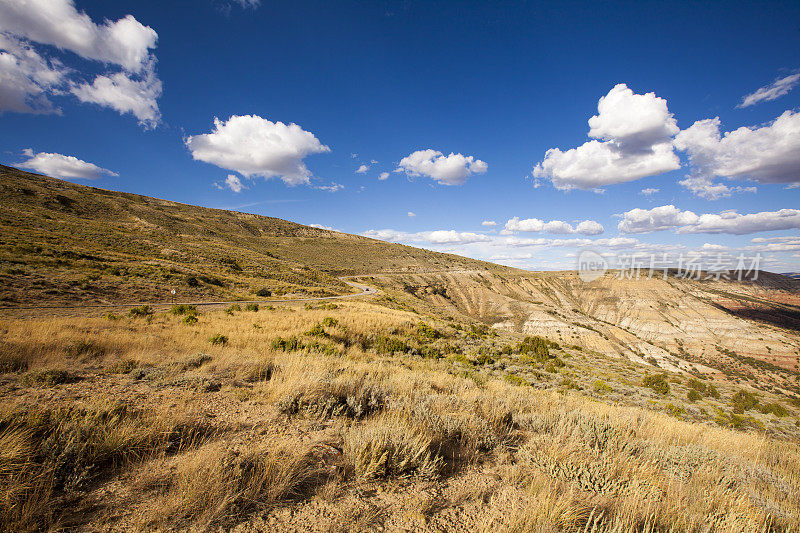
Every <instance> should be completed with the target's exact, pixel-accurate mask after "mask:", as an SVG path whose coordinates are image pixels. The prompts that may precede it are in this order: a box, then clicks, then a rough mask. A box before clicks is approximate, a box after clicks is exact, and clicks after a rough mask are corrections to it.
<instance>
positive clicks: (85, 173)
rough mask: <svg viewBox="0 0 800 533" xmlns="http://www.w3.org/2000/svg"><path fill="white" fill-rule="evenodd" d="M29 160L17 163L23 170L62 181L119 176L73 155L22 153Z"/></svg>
mask: <svg viewBox="0 0 800 533" xmlns="http://www.w3.org/2000/svg"><path fill="white" fill-rule="evenodd" d="M22 153H23V154H24V155H25V156H26V157H27V158H28V159H27V160H25V161H22V162H21V163H17V165H18V166H19V167H21V168H29V169H31V170H35V171H36V172H39V173H41V174H44V175H46V176H53V177H56V178H62V179H74V178H80V179H87V180H95V179H99V178H102V177H103V176H119V174H117V173H116V172H113V171H111V170H108V169H105V168H101V167H99V166H97V165H95V164H94V163H88V162H86V161H83V160H81V159H78V158H77V157H73V156H71V155H62V154H54V153H48V152H39V153H33V150H31V149H26V150H23V152H22Z"/></svg>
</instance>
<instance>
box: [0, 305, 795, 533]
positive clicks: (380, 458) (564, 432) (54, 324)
mask: <svg viewBox="0 0 800 533" xmlns="http://www.w3.org/2000/svg"><path fill="white" fill-rule="evenodd" d="M326 317H333V318H335V319H336V322H337V325H335V326H326V327H325V328H324V330H325V331H326V332H327V333H326V336H324V337H313V338H309V337H308V336H304V335H303V334H304V332H309V331H310V330H311V328H312V327H313V326H315V325H317V324H321V323H323V321H324V319H325V318H326ZM419 320H420V317H419V316H418V315H415V314H412V313H407V312H402V311H392V310H388V309H386V308H382V307H378V306H373V305H369V304H363V303H356V302H349V303H347V304H343V305H341V306H340V307H339V308H338V309H334V310H306V309H302V308H297V309H277V310H273V311H263V310H262V311H259V312H257V313H253V312H244V311H243V312H235V313H234V314H233V316H230V315H227V314H225V313H223V312H221V311H218V312H208V313H203V314H201V315H200V316H199V321H198V323H197V324H193V325H186V324H183V323H182V322H181V321H180V317H174V316H170V315H167V314H159V315H156V316H155V317H154V318H153V319H152V320H151V321H150V322H149V323H148V322H146V321H145V320H143V319H122V320H117V321H111V320H107V319H105V318H100V317H95V318H88V317H87V318H62V319H47V320H44V319H42V320H27V321H17V320H11V319H5V320H3V321H2V323H0V330H2V332H3V340H4V345H3V349H2V351H3V354H4V356H7V357H17V358H21V359H24V361H25V363H26V364H27V366H28V370H27V372H18V373H16V374H15V373H11V374H6V375H5V377H4V378H3V381H2V387H3V389H2V390H3V391H4V394H9V393H10V391H11V390H16V391H17V392H16V393H15V397H14V399H13V400H11V399H10V396H8V398H9V400H10V401H9V402H8V403H9V406H8V407H7V409H8V411H7V412H8V413H12V412H14V413H20V412H23V411H25V412H28V413H38V412H40V411H41V410H42V409H49V410H50V412H59V413H71V414H70V416H62V417H61V418H59V419H58V420H64V421H63V422H62V421H60V422H58V424H56V425H55V427H60V428H62V429H60V430H58V431H55V430H52V429H50V430H48V431H50V432H51V433H53V432H54V431H55V433H58V434H60V435H61V434H63V435H66V436H68V437H69V436H72V435H77V434H82V435H89V436H90V438H89V439H88V440H87V439H84V440H86V441H87V442H91V443H93V444H92V445H91V446H89V447H88V448H87V450H85V451H84V452H82V454H79V457H80V458H81V461H82V463H81V464H84V463H85V464H86V465H87V466H88V465H90V464H91V465H95V467H94V468H95V469H100V470H101V471H102V474H100V473H98V474H97V475H96V474H92V475H91V476H88V477H86V484H85V486H84V487H83V488H82V490H84V491H89V492H91V491H96V490H101V489H102V487H104V486H106V485H107V484H109V483H112V482H114V483H116V485H114V486H115V487H122V488H121V489H120V488H117V489H114V490H112V489H109V492H108V494H107V497H106V501H105V502H104V505H103V508H102V510H101V512H99V513H97V512H95V513H86V514H85V515H81V512H80V505H78V506H76V508H75V509H72V510H71V511H70V510H68V509H64V508H63V507H59V505H54V502H56V501H59V502H63V501H65V500H64V498H67V500H68V499H69V497H72V498H78V499H79V500H80V498H81V497H80V496H76V494H77V493H75V492H74V491H73V487H72V486H71V485H70V484H69V483H64V482H63V481H61V480H58V479H56V478H57V476H56V474H57V473H58V472H59V470H58V468H55V466H52V468H51V467H50V466H47V465H49V464H50V463H47V461H39V462H32V461H31V460H30V457H32V456H36V455H37V453H39V454H40V455H41V453H40V452H41V451H42V450H44V449H45V448H46V446H47V445H48V444H47V439H43V438H41V437H40V435H41V430H40V427H41V424H39V425H37V424H35V423H33V422H31V420H32V415H27V417H25V416H18V415H17V416H12V415H11V414H7V415H4V416H3V419H2V420H3V421H2V425H1V426H0V475H2V476H3V484H2V487H1V488H2V494H1V495H0V496H1V497H2V499H0V505H2V513H3V514H2V518H3V527H4V528H5V529H26V528H27V529H33V528H37V527H43V526H44V527H47V526H51V527H57V526H59V524H64V523H66V522H67V521H69V522H70V523H77V524H79V525H80V526H81V527H86V528H92V527H100V526H101V525H104V524H105V525H109V524H111V525H112V526H111V527H116V528H120V529H123V528H127V529H133V530H137V529H139V530H152V529H161V530H167V529H173V528H190V527H195V528H200V529H205V528H211V527H216V526H218V525H221V526H225V527H228V526H232V525H235V524H237V523H240V522H247V521H254V520H255V521H254V522H253V524H257V523H259V522H258V520H261V519H262V518H263V517H266V518H263V520H267V519H269V520H271V521H270V522H264V524H267V525H264V529H272V530H274V529H290V528H292V527H296V528H298V527H299V528H304V529H316V530H323V529H325V527H327V526H324V524H323V522H322V521H321V519H319V520H318V521H315V520H317V519H318V518H319V515H315V514H314V512H316V511H315V509H318V508H319V507H320V506H327V507H325V508H326V509H329V510H330V511H329V514H331V513H332V514H333V515H335V516H340V517H343V518H344V519H347V520H352V521H353V523H356V522H357V521H358V520H363V522H364V524H368V525H369V527H373V526H374V525H375V524H376V523H379V524H384V525H385V526H386V527H388V528H392V527H393V524H395V525H396V524H397V523H399V522H398V521H399V520H401V519H405V518H403V517H407V516H408V511H407V510H401V504H396V505H395V504H391V503H381V502H380V501H379V500H377V499H375V498H376V497H375V496H370V494H371V492H369V491H366V492H363V491H362V487H375V486H380V487H384V488H385V490H389V491H392V490H408V491H411V493H409V494H408V495H407V497H405V498H404V499H403V501H423V500H424V501H426V502H428V503H426V504H425V505H424V506H423V507H424V512H418V513H417V515H419V516H420V517H421V518H419V520H420V522H418V523H417V525H418V527H419V528H424V527H427V525H426V524H428V521H429V520H434V521H435V520H441V521H444V522H437V523H439V524H440V525H441V524H447V520H451V521H452V522H450V525H451V526H452V527H456V526H458V527H461V528H471V529H478V530H480V529H483V530H486V531H497V530H509V531H597V532H616V531H696V532H707V531H708V532H710V531H715V532H717V531H719V532H728V531H731V532H734V531H736V532H738V531H742V532H744V531H797V530H798V528H800V467H799V466H798V465H800V447H798V445H797V443H795V442H791V441H785V440H775V439H772V438H770V437H769V436H768V435H767V434H765V433H763V432H759V433H756V432H737V431H732V430H728V429H724V428H720V427H715V426H713V425H710V424H697V423H690V422H686V421H682V420H678V419H676V418H674V417H670V416H668V415H666V414H660V413H656V412H652V411H647V410H643V409H640V408H637V407H631V406H622V405H612V404H608V403H604V402H600V401H596V400H592V399H588V398H586V397H584V396H581V395H579V394H577V393H556V392H551V391H540V390H537V389H535V388H533V387H527V386H515V385H513V384H510V383H507V382H506V381H504V380H502V379H496V378H494V377H492V376H491V375H485V376H482V377H478V378H476V376H474V375H472V376H470V375H469V374H465V373H464V372H463V370H462V367H460V366H459V365H458V364H456V363H454V362H452V361H451V360H448V359H442V360H435V359H424V358H422V357H418V356H411V355H400V354H395V355H391V354H380V353H377V352H376V351H375V349H374V348H370V347H369V345H368V343H367V344H363V343H362V344H360V343H358V342H352V343H349V342H348V341H347V339H362V340H363V339H369V338H370V336H373V337H374V336H375V335H391V334H392V332H399V333H400V334H404V335H405V334H407V332H409V331H413V329H414V325H415V324H416V323H417V322H418V321H419ZM254 325H255V326H258V327H254ZM437 327H440V328H444V326H443V325H441V324H439V325H437ZM214 334H222V335H225V336H227V337H228V339H229V340H228V342H227V343H226V344H225V345H224V346H223V345H212V344H211V343H210V342H209V339H210V337H211V336H212V335H214ZM291 336H296V337H298V338H301V339H304V342H306V343H307V344H309V345H310V342H311V341H312V340H317V341H319V342H320V343H322V344H324V345H325V346H331V347H333V349H332V350H326V349H324V347H320V346H319V345H315V346H314V347H311V348H306V349H303V350H299V351H282V350H281V349H275V348H273V346H272V341H273V340H275V339H277V338H278V337H282V338H287V337H291ZM200 354H206V356H201V355H200ZM126 362H127V363H126ZM53 368H58V369H62V370H64V371H66V372H67V373H69V374H70V375H73V376H74V377H75V378H76V379H79V380H78V381H74V382H66V383H43V382H38V381H35V380H30V379H29V380H28V382H27V384H26V382H25V376H26V375H32V374H35V373H37V372H41V371H43V370H47V369H53ZM209 384H216V385H217V386H215V387H210V386H208V385H209ZM101 390H105V391H107V392H108V394H109V395H114V396H113V397H114V402H113V404H114V405H122V406H124V408H119V409H121V410H120V411H114V410H113V409H112V411H111V412H112V413H117V414H116V415H109V414H108V413H109V407H107V406H106V403H103V402H101V404H97V403H96V402H97V401H99V400H97V399H95V400H94V401H95V403H92V401H90V400H89V399H90V398H93V397H95V395H96V394H97V393H98V391H101ZM43 400H47V402H49V403H42V402H43ZM87 405H89V407H87ZM37 409H38V411H37ZM76 413H80V416H78V415H77V414H76ZM104 413H105V414H104ZM119 413H122V414H119ZM37 416H39V415H37ZM51 416H52V415H51ZM37 420H38V418H37ZM179 420H184V421H186V420H188V421H193V422H192V424H195V425H192V424H188V422H179ZM201 422H202V424H208V425H210V427H211V429H210V430H209V429H204V430H203V431H202V435H203V437H202V438H200V437H198V436H195V437H193V438H188V437H187V438H186V439H184V440H183V441H182V442H183V444H181V445H180V446H178V447H176V446H175V445H171V444H170V443H171V442H172V441H171V440H169V439H166V440H165V439H164V437H163V436H164V435H174V434H175V431H176V429H175V428H177V427H204V426H202V424H201ZM187 424H188V425H187ZM47 427H48V428H52V427H53V426H52V425H49V426H47ZM64 428H66V429H64ZM37 431H38V432H39V433H37ZM82 431H83V432H84V433H81V432H82ZM189 434H191V435H200V434H201V433H200V432H199V430H197V431H195V433H191V432H190V433H188V434H187V435H189ZM69 438H73V437H69ZM69 438H66V437H65V439H66V440H65V441H64V442H65V443H67V444H68V443H69V442H71V441H70V440H69ZM67 444H65V445H64V446H62V447H61V448H59V449H60V450H64V449H67V448H69V446H68V445H67ZM62 455H63V454H61V455H58V454H56V455H55V457H56V458H58V457H61V456H62ZM62 462H64V461H62ZM66 462H67V463H68V462H69V461H66ZM34 463H35V464H34ZM56 463H57V461H56V462H55V463H53V464H54V465H55V464H56ZM76 464H77V463H76ZM42 465H44V466H42ZM48 468H49V470H48ZM37 469H38V470H37ZM68 470H69V469H68ZM89 470H90V471H92V469H89ZM69 471H70V472H73V473H74V472H75V469H74V468H73V469H71V470H69ZM487 472H488V474H487V475H490V476H491V477H492V479H493V480H494V481H493V482H492V483H491V484H490V485H487V486H482V488H481V487H478V486H476V487H475V489H474V490H472V489H470V490H465V489H464V490H461V491H460V492H459V494H460V495H458V496H448V497H444V496H440V497H428V496H426V497H423V495H421V494H417V493H415V492H414V491H416V490H418V487H419V486H422V485H420V484H424V486H426V487H438V489H437V490H439V491H444V490H446V489H447V487H449V486H450V484H452V483H455V482H456V481H457V480H462V479H466V480H469V479H472V478H471V477H470V476H475V475H478V474H479V473H487ZM404 487H405V488H404ZM82 494H86V492H84V493H82ZM343 494H344V495H349V496H347V498H345V497H344V496H343ZM21 495H26V497H21ZM348 498H349V499H348ZM353 498H355V499H353ZM73 501H74V500H73ZM15 502H17V503H15ZM348 502H349V503H348ZM354 502H355V503H354ZM356 503H357V504H358V505H356ZM351 505H353V507H352V508H351V507H348V506H351ZM393 505H395V506H394V507H393ZM403 505H406V504H403ZM465 506H473V507H474V508H477V509H479V512H476V513H475V514H474V515H464V516H461V515H459V514H457V513H455V514H452V513H451V514H446V512H447V509H456V508H464V507H465ZM287 507H288V508H291V509H293V512H292V514H291V515H289V516H292V517H294V518H287V517H286V516H287V515H282V514H280V513H279V512H278V510H279V509H281V508H287ZM76 509H77V510H76ZM68 511H69V512H68ZM412 514H413V513H412ZM417 515H414V516H417ZM259 516H261V517H262V518H259V519H256V518H254V517H259ZM303 517H306V518H305V519H304V520H306V521H305V522H295V523H294V524H293V523H292V520H303ZM315 517H316V518H315ZM358 517H361V518H358ZM456 521H459V522H458V523H456ZM252 527H256V525H253V526H252ZM365 527H367V526H365ZM431 527H433V526H431ZM437 527H438V526H437Z"/></svg>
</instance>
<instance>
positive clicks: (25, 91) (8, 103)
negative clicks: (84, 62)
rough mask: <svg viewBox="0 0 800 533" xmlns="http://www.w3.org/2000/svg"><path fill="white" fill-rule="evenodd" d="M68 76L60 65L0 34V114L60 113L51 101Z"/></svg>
mask: <svg viewBox="0 0 800 533" xmlns="http://www.w3.org/2000/svg"><path fill="white" fill-rule="evenodd" d="M68 74H69V70H68V69H66V68H65V67H64V66H63V65H62V64H61V62H59V61H58V60H56V59H47V58H45V57H42V56H41V55H39V54H38V53H37V52H36V50H34V49H33V47H32V46H30V45H28V44H27V43H24V42H22V41H20V40H19V39H15V38H13V37H11V36H10V35H4V34H2V33H0V113H2V112H3V111H13V112H16V113H35V114H48V113H60V110H59V109H58V108H57V107H55V106H54V105H53V103H52V102H51V101H50V100H49V99H48V97H47V96H48V94H51V93H53V91H55V90H57V88H58V87H59V86H61V85H62V84H63V83H64V80H65V79H66V77H67V76H68Z"/></svg>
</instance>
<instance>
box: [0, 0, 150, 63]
mask: <svg viewBox="0 0 800 533" xmlns="http://www.w3.org/2000/svg"><path fill="white" fill-rule="evenodd" d="M0 30H2V31H4V32H8V33H10V34H13V35H17V36H19V37H24V38H26V39H28V40H31V41H35V42H37V43H42V44H50V45H53V46H55V47H56V48H60V49H62V50H69V51H71V52H74V53H75V54H78V55H79V56H81V57H84V58H87V59H94V60H97V61H102V62H103V63H113V64H115V65H119V66H121V67H122V68H124V69H125V70H128V71H130V72H137V71H139V70H141V69H142V68H143V67H144V66H145V65H146V64H147V62H148V61H149V57H150V49H151V48H155V46H156V41H157V40H158V34H157V33H156V32H155V30H154V29H153V28H150V27H149V26H145V25H143V24H141V23H140V22H139V21H138V20H136V19H135V18H134V17H133V16H131V15H127V16H125V17H123V18H121V19H119V20H117V21H110V20H106V21H105V22H104V23H103V24H102V25H97V24H95V23H94V22H92V19H90V18H89V15H87V14H86V13H81V12H78V10H77V9H76V8H75V4H74V2H73V1H72V0H25V1H19V0H2V1H0Z"/></svg>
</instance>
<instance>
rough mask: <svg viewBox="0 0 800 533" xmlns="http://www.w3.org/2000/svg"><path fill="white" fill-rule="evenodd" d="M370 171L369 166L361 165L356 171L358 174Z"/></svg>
mask: <svg viewBox="0 0 800 533" xmlns="http://www.w3.org/2000/svg"><path fill="white" fill-rule="evenodd" d="M368 170H369V165H361V166H360V167H358V168H357V169H356V174H366V173H367V171H368Z"/></svg>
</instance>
